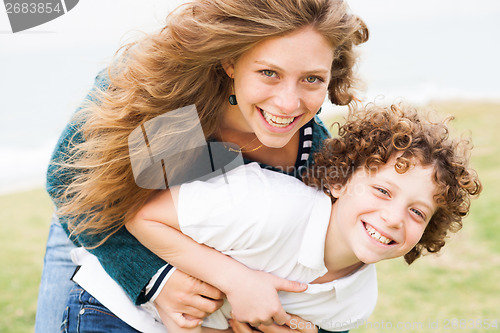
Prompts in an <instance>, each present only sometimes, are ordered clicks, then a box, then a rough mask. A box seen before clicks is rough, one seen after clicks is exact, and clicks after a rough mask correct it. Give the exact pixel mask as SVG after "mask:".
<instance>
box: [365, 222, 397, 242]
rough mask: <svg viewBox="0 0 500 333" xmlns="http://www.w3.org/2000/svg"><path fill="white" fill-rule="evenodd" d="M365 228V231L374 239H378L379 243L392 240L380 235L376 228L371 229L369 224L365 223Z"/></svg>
mask: <svg viewBox="0 0 500 333" xmlns="http://www.w3.org/2000/svg"><path fill="white" fill-rule="evenodd" d="M365 229H366V231H368V234H369V235H370V236H371V237H372V238H373V239H375V240H376V241H379V242H380V243H382V244H386V245H387V244H389V243H390V242H392V240H391V239H389V238H386V237H384V236H382V235H381V234H380V233H379V232H378V231H377V230H375V229H373V228H372V227H371V226H369V225H368V224H366V223H365Z"/></svg>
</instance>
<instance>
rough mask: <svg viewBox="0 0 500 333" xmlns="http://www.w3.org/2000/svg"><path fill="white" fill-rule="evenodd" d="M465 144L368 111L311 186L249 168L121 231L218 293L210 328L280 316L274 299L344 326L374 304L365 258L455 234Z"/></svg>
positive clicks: (343, 132) (155, 203) (427, 246)
mask: <svg viewBox="0 0 500 333" xmlns="http://www.w3.org/2000/svg"><path fill="white" fill-rule="evenodd" d="M464 143H465V141H463V140H461V141H454V140H451V139H449V138H448V131H447V128H446V125H445V124H444V123H443V122H439V123H432V122H431V121H429V120H426V119H424V118H423V117H422V116H421V115H419V114H418V113H417V112H416V111H415V110H413V109H411V108H410V107H408V106H405V105H392V106H390V107H387V108H380V107H376V106H370V107H368V108H366V109H364V110H360V111H357V112H354V113H351V114H350V117H349V119H348V120H347V122H346V123H345V124H344V125H342V126H340V128H339V137H337V138H334V139H330V140H327V141H326V142H325V144H324V147H323V150H322V151H321V152H320V153H319V154H317V156H316V158H315V164H314V166H313V167H311V168H310V169H309V170H307V174H306V175H305V177H304V182H305V183H306V184H308V185H311V187H307V186H304V185H303V184H302V183H301V182H300V181H298V180H296V179H294V178H292V177H289V176H285V175H281V174H279V173H276V172H270V171H267V170H262V169H260V167H259V166H258V165H257V164H250V165H247V166H242V167H239V168H237V169H235V170H232V171H230V172H229V173H227V174H226V176H225V177H216V178H213V179H211V180H209V181H207V182H199V181H198V182H193V183H190V184H183V185H182V186H180V187H174V188H172V189H171V190H170V191H161V192H158V193H157V194H156V195H155V196H153V197H152V198H151V200H150V201H149V202H148V203H147V204H146V205H145V206H144V207H143V208H142V209H141V210H140V211H139V213H138V214H137V215H136V216H134V217H133V218H132V219H131V220H130V221H129V222H128V223H127V228H128V229H129V231H130V232H131V233H132V234H134V236H135V237H137V238H138V239H139V240H140V241H141V242H142V243H143V244H144V245H146V246H147V247H149V248H150V249H151V250H152V251H153V252H155V253H156V254H157V255H159V256H160V257H162V258H164V259H165V260H167V261H168V262H169V263H171V264H173V265H174V266H175V267H178V268H179V269H181V270H183V271H184V272H186V273H188V274H190V275H192V276H195V277H198V278H200V279H201V280H203V281H205V282H208V283H210V284H212V285H214V286H215V287H217V288H219V289H220V290H221V291H223V292H224V293H225V294H226V296H227V299H228V302H226V304H225V305H224V306H223V307H222V308H221V309H220V310H218V311H217V312H216V313H214V314H213V315H211V316H209V317H208V318H207V319H208V320H207V321H205V323H204V325H206V326H209V327H213V328H218V329H225V328H227V327H228V326H227V322H226V318H229V317H230V316H231V315H232V317H233V318H234V319H237V320H244V321H248V322H250V323H251V324H253V325H254V326H258V325H259V324H261V323H264V324H270V323H272V321H273V320H274V321H276V322H278V323H283V321H284V320H283V312H281V311H280V310H281V309H280V308H279V302H281V305H282V306H283V308H284V310H286V311H287V312H289V313H293V314H296V315H298V316H300V317H302V318H303V319H305V320H309V321H311V322H313V323H314V324H315V325H317V326H319V327H321V328H323V329H326V330H332V331H341V330H346V329H350V328H353V327H355V326H356V323H357V322H360V321H363V320H365V319H366V318H367V317H368V316H369V315H370V313H371V312H372V310H373V308H374V306H375V302H376V294H377V293H376V274H375V269H374V266H373V265H372V264H373V263H376V262H378V261H380V260H384V259H391V258H396V257H400V256H404V257H405V260H406V261H407V263H408V264H411V263H412V262H413V261H414V260H415V259H417V258H418V257H419V256H420V255H422V254H423V253H424V252H425V251H427V252H437V251H439V250H440V249H441V247H442V246H443V245H444V243H445V242H444V238H445V236H446V234H447V232H448V231H453V232H455V231H457V230H458V229H460V227H461V225H462V218H463V217H464V216H465V215H466V214H467V213H468V210H469V198H470V197H471V196H475V195H477V194H479V192H480V191H481V184H480V182H479V179H478V178H477V176H476V174H475V172H474V171H473V170H471V169H469V168H468V158H467V154H466V153H467V151H468V148H467V147H466V146H464ZM174 208H175V209H174ZM175 212H177V214H176V213H175ZM178 231H182V233H184V234H185V235H187V236H189V237H191V238H192V239H194V240H195V241H196V242H198V243H200V244H205V245H208V246H210V247H213V248H215V249H216V250H218V251H220V252H222V253H224V254H226V255H227V256H230V257H232V258H233V259H236V260H237V261H238V262H240V263H243V264H244V265H245V266H244V265H241V264H238V263H236V262H235V261H234V260H232V259H229V258H227V257H225V256H220V255H218V254H217V255H215V254H214V251H212V250H211V249H208V248H207V247H206V246H203V245H199V244H195V243H194V242H192V240H191V239H189V238H187V237H185V236H184V235H182V234H180V233H179V232H178ZM246 266H248V267H249V268H250V269H249V268H248V267H246ZM258 271H265V272H268V273H272V274H275V275H277V276H280V277H282V278H286V279H289V280H294V281H299V282H303V283H308V290H307V291H306V292H303V293H288V292H287V293H285V292H281V293H280V295H279V297H280V299H279V300H276V298H275V297H273V296H276V293H273V292H272V290H273V288H274V290H279V288H276V287H275V285H274V284H273V281H272V279H270V278H269V275H266V274H262V272H258ZM229 304H231V306H232V309H231V307H230V306H229ZM275 304H278V308H276V306H275ZM273 306H274V308H273ZM231 311H232V312H231ZM179 315H180V314H179ZM162 319H163V321H164V322H166V325H167V329H168V331H169V332H173V331H175V330H176V327H175V324H174V323H173V322H172V321H171V320H169V319H168V318H162Z"/></svg>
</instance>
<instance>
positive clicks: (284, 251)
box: [72, 163, 377, 333]
mask: <svg viewBox="0 0 500 333" xmlns="http://www.w3.org/2000/svg"><path fill="white" fill-rule="evenodd" d="M177 208H178V215H179V224H180V227H181V230H182V231H183V232H184V233H185V234H187V235H189V236H190V237H192V238H193V239H194V240H196V241H198V242H201V243H204V244H207V245H209V246H212V247H214V248H216V249H218V250H220V251H221V252H223V253H225V254H227V255H230V256H232V257H233V258H235V259H237V260H238V261H240V262H242V263H244V264H245V265H247V266H249V267H251V268H253V269H258V270H264V271H267V272H270V273H273V274H275V275H278V276H280V277H283V278H287V279H290V280H295V281H300V282H304V283H309V282H311V281H313V280H315V279H316V278H318V277H320V276H322V275H324V274H325V273H326V272H327V269H326V267H325V265H324V247H325V237H326V230H327V228H328V223H329V219H330V212H331V201H330V199H329V198H328V197H327V196H326V195H325V194H324V193H322V192H320V191H317V190H316V189H314V188H312V187H309V186H306V185H304V184H303V183H302V182H301V181H299V180H298V179H295V178H293V177H290V176H287V175H284V174H280V173H278V172H273V171H269V170H264V169H261V168H260V166H259V165H258V164H257V163H250V164H247V165H244V166H241V167H238V168H236V169H234V170H232V171H230V172H228V173H226V174H224V175H222V176H218V177H216V178H213V179H210V180H209V181H205V182H199V181H197V182H193V183H189V184H184V185H182V186H181V188H180V191H179V201H178V207H177ZM72 255H73V261H74V262H75V263H76V264H77V265H81V268H80V270H79V271H78V273H76V274H75V276H74V278H73V280H74V281H75V282H77V283H78V284H80V285H81V286H82V287H83V288H85V289H86V290H87V291H88V292H89V293H90V294H92V296H93V297H95V298H96V299H98V300H99V301H100V302H101V303H102V304H104V305H105V306H106V307H107V308H108V309H109V310H110V311H112V312H113V313H114V314H115V315H117V316H118V317H119V318H120V319H122V320H123V321H125V322H126V323H128V324H129V325H131V326H132V327H134V328H135V329H137V330H139V331H141V332H148V333H150V332H151V333H152V332H158V333H161V332H162V333H164V332H166V330H165V328H164V326H163V325H161V321H160V319H159V317H158V316H157V313H156V312H155V309H154V305H152V304H151V303H146V304H144V305H142V306H135V305H134V304H133V303H132V302H131V301H130V300H129V299H128V297H127V296H126V294H125V292H124V291H123V290H122V289H121V287H120V286H119V285H118V284H117V283H116V282H115V281H114V280H113V279H112V278H111V277H110V276H109V275H107V274H106V272H105V271H104V269H103V268H102V266H101V265H100V263H99V261H98V260H97V258H96V257H95V256H93V255H92V254H90V253H89V252H87V251H85V250H84V249H82V248H79V249H75V250H73V253H72ZM221 274H223V272H221ZM118 296H119V297H118ZM279 296H280V300H281V303H282V305H283V307H284V309H285V310H286V311H287V312H289V313H292V314H296V315H298V316H300V317H302V318H303V319H306V320H309V321H311V322H312V323H314V324H316V325H318V326H319V327H321V328H323V329H326V330H330V331H344V330H349V329H352V328H355V327H356V326H358V325H359V324H361V323H363V322H364V321H365V320H367V318H368V316H369V315H370V314H371V313H372V311H373V309H374V307H375V303H376V299H377V277H376V271H375V266H374V265H365V266H364V267H362V268H361V269H359V270H358V271H356V272H355V273H353V274H351V275H349V276H346V277H343V278H341V279H338V280H335V281H332V282H328V283H323V284H309V285H308V289H307V290H306V291H305V292H303V293H287V292H279ZM229 313H230V305H229V303H228V302H227V301H226V302H225V304H224V305H223V307H222V308H221V309H220V310H218V311H216V312H215V313H214V314H212V315H211V316H209V317H208V318H206V319H205V321H204V323H203V325H204V326H207V327H213V328H220V329H224V328H227V327H228V325H227V318H229Z"/></svg>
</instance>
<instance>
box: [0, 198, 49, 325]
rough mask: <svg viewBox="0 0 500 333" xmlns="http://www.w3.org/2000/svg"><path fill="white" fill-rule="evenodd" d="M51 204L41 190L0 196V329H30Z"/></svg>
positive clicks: (34, 311)
mask: <svg viewBox="0 0 500 333" xmlns="http://www.w3.org/2000/svg"><path fill="white" fill-rule="evenodd" d="M51 213H52V206H51V203H50V199H49V197H48V195H47V194H46V193H45V192H44V191H43V190H41V189H40V190H33V191H29V192H21V193H14V194H10V195H2V196H0V227H1V231H2V232H1V234H0V244H1V248H2V250H1V251H0V267H1V269H0V290H1V292H0V318H1V319H0V332H1V333H4V332H13V333H14V332H15V333H23V332H33V329H34V325H35V313H36V300H37V295H38V286H39V283H40V276H41V272H42V266H43V256H44V253H45V242H46V241H47V235H48V232H49V225H50V216H51Z"/></svg>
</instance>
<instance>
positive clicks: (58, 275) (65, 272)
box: [35, 215, 76, 333]
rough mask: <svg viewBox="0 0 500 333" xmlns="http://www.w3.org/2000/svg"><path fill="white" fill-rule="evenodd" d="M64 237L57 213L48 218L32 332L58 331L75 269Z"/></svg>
mask: <svg viewBox="0 0 500 333" xmlns="http://www.w3.org/2000/svg"><path fill="white" fill-rule="evenodd" d="M74 248H75V246H74V245H73V243H71V241H70V240H69V239H68V236H67V235H66V232H64V230H63V228H62V227H61V224H60V223H59V220H58V219H57V216H55V215H54V216H53V217H52V221H51V224H50V232H49V238H48V240H47V248H46V250H45V251H46V252H45V259H44V263H43V271H42V279H41V282H40V289H39V293H38V305H37V312H36V322H35V333H59V332H60V323H61V318H62V314H63V311H64V308H65V306H66V300H67V299H68V294H69V291H70V290H71V287H72V286H73V284H74V283H73V282H72V281H71V280H70V278H71V276H72V275H73V273H74V271H75V268H76V266H75V264H73V262H72V261H71V256H70V251H71V250H72V249H74Z"/></svg>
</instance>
